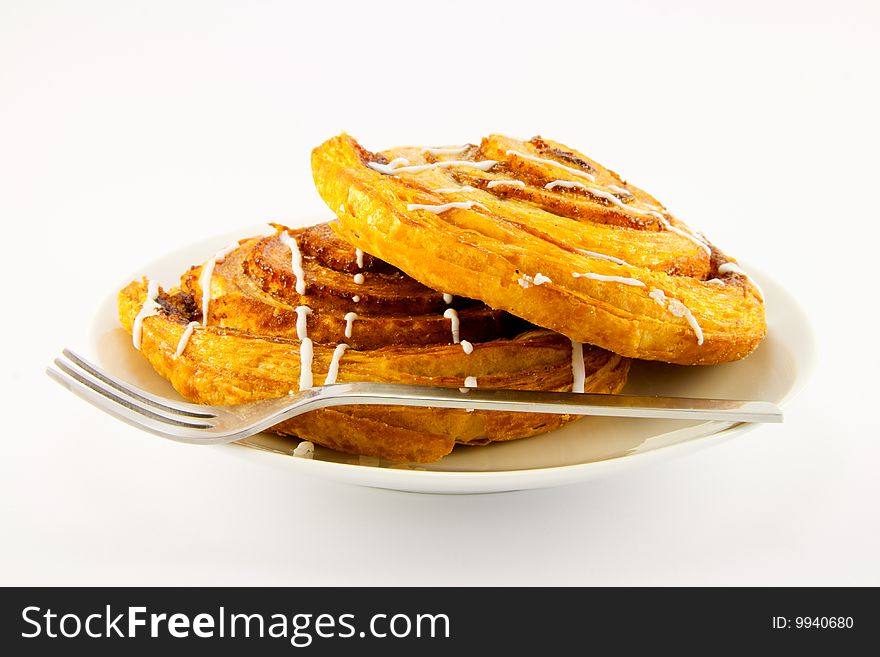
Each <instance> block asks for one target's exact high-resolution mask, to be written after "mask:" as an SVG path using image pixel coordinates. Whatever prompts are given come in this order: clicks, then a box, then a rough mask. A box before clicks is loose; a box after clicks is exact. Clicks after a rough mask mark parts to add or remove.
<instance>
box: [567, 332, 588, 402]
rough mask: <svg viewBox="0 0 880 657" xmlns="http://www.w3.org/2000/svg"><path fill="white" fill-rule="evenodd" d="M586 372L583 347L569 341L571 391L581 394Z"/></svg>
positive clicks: (578, 343)
mask: <svg viewBox="0 0 880 657" xmlns="http://www.w3.org/2000/svg"><path fill="white" fill-rule="evenodd" d="M585 380H586V372H585V370H584V345H582V344H581V343H580V342H575V341H574V340H572V341H571V391H572V392H583V391H584V381H585Z"/></svg>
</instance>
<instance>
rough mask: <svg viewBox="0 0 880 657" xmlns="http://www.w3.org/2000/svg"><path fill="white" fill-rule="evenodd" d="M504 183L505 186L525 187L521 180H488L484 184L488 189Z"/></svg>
mask: <svg viewBox="0 0 880 657" xmlns="http://www.w3.org/2000/svg"><path fill="white" fill-rule="evenodd" d="M499 185H504V186H505V187H525V186H526V184H525V183H524V182H523V181H522V180H490V181H489V184H488V185H486V187H487V188H488V189H492V188H493V187H498V186H499Z"/></svg>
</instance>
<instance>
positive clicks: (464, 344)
mask: <svg viewBox="0 0 880 657" xmlns="http://www.w3.org/2000/svg"><path fill="white" fill-rule="evenodd" d="M460 344H461V348H462V349H464V353H466V354H467V355H468V356H470V355H471V354H472V353H474V345H472V344H471V343H470V342H468V341H467V340H462V341H461V343H460Z"/></svg>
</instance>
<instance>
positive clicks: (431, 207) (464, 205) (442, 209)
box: [406, 201, 488, 214]
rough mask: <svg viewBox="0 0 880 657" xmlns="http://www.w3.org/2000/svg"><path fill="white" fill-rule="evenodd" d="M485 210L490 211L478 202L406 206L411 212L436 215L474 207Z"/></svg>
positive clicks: (412, 204) (411, 204) (413, 204)
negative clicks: (423, 211)
mask: <svg viewBox="0 0 880 657" xmlns="http://www.w3.org/2000/svg"><path fill="white" fill-rule="evenodd" d="M474 206H476V207H478V208H483V209H484V210H488V208H487V207H486V206H485V205H483V204H482V203H477V202H476V201H454V202H452V203H444V204H443V205H425V204H422V203H410V204H409V205H407V206H406V209H407V210H408V211H409V212H412V211H413V210H427V211H428V212H433V213H434V214H440V213H441V212H446V211H447V210H452V209H453V208H456V209H458V210H470V209H471V208H472V207H474Z"/></svg>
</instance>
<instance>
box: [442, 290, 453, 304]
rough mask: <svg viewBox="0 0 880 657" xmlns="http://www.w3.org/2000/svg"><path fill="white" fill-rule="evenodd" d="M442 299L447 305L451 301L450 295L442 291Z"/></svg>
mask: <svg viewBox="0 0 880 657" xmlns="http://www.w3.org/2000/svg"><path fill="white" fill-rule="evenodd" d="M443 301H445V302H446V305H447V306H448V305H449V304H450V303H452V295H451V294H447V293H446V292H444V293H443Z"/></svg>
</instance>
